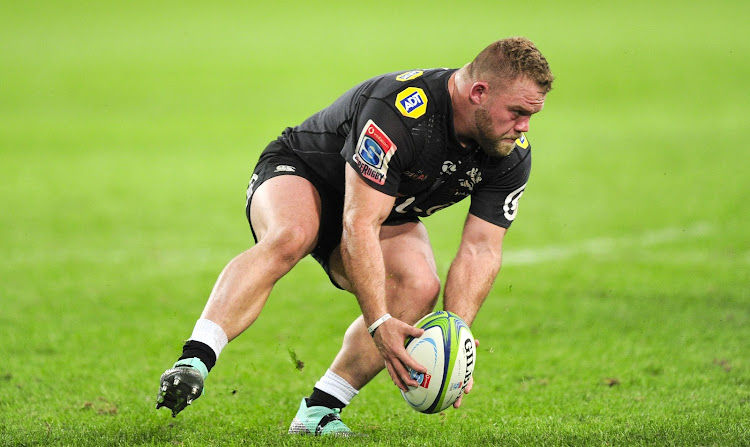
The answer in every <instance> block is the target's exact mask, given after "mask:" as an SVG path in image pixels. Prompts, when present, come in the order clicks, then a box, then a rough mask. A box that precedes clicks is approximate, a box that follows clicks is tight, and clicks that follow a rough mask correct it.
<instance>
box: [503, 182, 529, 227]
mask: <svg viewBox="0 0 750 447" xmlns="http://www.w3.org/2000/svg"><path fill="white" fill-rule="evenodd" d="M524 189H526V183H524V184H523V186H521V187H520V188H518V189H516V190H514V191H513V192H511V193H510V194H508V196H507V197H505V203H504V204H503V215H504V216H505V218H506V219H508V220H513V219H515V218H516V214H518V199H520V198H521V196H522V195H523V191H524Z"/></svg>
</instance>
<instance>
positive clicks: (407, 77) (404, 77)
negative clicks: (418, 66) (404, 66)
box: [396, 70, 424, 82]
mask: <svg viewBox="0 0 750 447" xmlns="http://www.w3.org/2000/svg"><path fill="white" fill-rule="evenodd" d="M423 73H424V71H422V70H412V71H407V72H406V73H401V74H400V75H398V76H396V80H397V81H401V82H406V81H411V80H412V79H417V78H418V77H420V76H422V74H423Z"/></svg>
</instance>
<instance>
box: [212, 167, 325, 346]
mask: <svg viewBox="0 0 750 447" xmlns="http://www.w3.org/2000/svg"><path fill="white" fill-rule="evenodd" d="M320 210H321V207H320V197H319V196H318V192H317V191H316V190H315V188H314V187H313V185H312V184H311V183H310V182H309V181H307V180H305V179H304V178H302V177H298V176H292V175H282V176H278V177H274V178H272V179H269V180H268V181H266V182H264V183H263V184H261V185H260V186H259V187H258V189H257V191H255V193H254V194H253V198H252V202H251V204H250V220H251V221H252V224H253V231H254V232H255V235H256V237H257V238H258V243H257V244H256V245H255V246H253V247H252V248H250V249H249V250H247V251H245V252H243V253H242V254H240V255H238V256H237V257H236V258H234V259H233V260H232V261H230V262H229V264H227V266H226V267H225V268H224V271H222V272H221V275H219V278H218V280H217V281H216V284H215V285H214V288H213V290H212V291H211V295H210V296H209V299H208V302H207V303H206V307H205V308H204V310H203V314H202V315H201V318H206V319H208V320H211V321H213V322H214V323H216V324H218V325H219V326H221V328H222V329H223V330H224V332H225V333H226V335H227V339H228V340H229V341H231V340H232V339H234V338H235V337H237V336H238V335H240V334H241V333H242V332H243V331H244V330H245V329H247V328H248V327H250V325H251V324H252V323H253V322H254V321H255V319H256V318H257V317H258V315H259V314H260V311H261V310H262V309H263V305H264V304H265V303H266V300H267V299H268V295H269V294H270V293H271V288H272V287H273V286H274V284H275V283H276V281H278V280H279V279H280V278H281V277H282V276H284V275H285V274H286V273H287V272H289V270H291V268H292V267H294V265H295V264H296V263H297V262H299V260H300V259H302V258H303V257H304V256H306V255H307V254H308V253H310V252H311V251H312V249H313V248H314V247H315V243H316V240H317V235H318V227H319V224H320Z"/></svg>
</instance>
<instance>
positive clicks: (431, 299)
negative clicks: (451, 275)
mask: <svg viewBox="0 0 750 447" xmlns="http://www.w3.org/2000/svg"><path fill="white" fill-rule="evenodd" d="M398 287H399V288H400V289H401V290H400V294H401V296H402V297H403V298H402V299H404V300H405V301H407V302H408V303H409V308H410V309H412V310H413V312H414V315H412V317H413V319H414V321H412V323H414V322H416V321H417V320H418V319H419V318H421V317H423V316H424V315H425V314H428V313H429V312H431V311H432V310H433V309H434V308H435V305H436V304H437V301H438V297H439V296H440V278H438V276H437V274H435V273H434V272H430V273H428V274H422V275H419V276H411V277H409V278H402V279H401V281H400V283H399V284H398Z"/></svg>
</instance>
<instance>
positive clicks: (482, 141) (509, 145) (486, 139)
mask: <svg viewBox="0 0 750 447" xmlns="http://www.w3.org/2000/svg"><path fill="white" fill-rule="evenodd" d="M474 121H475V122H476V125H477V143H479V146H480V147H481V148H482V150H483V151H484V153H485V154H487V155H489V156H490V157H507V156H508V155H509V154H510V153H511V152H513V148H514V147H516V139H517V138H519V137H520V135H515V134H504V135H497V134H496V133H495V131H494V129H493V128H492V118H490V114H489V112H487V110H485V109H478V110H477V111H476V112H474ZM508 139H510V140H511V141H507V140H508Z"/></svg>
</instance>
